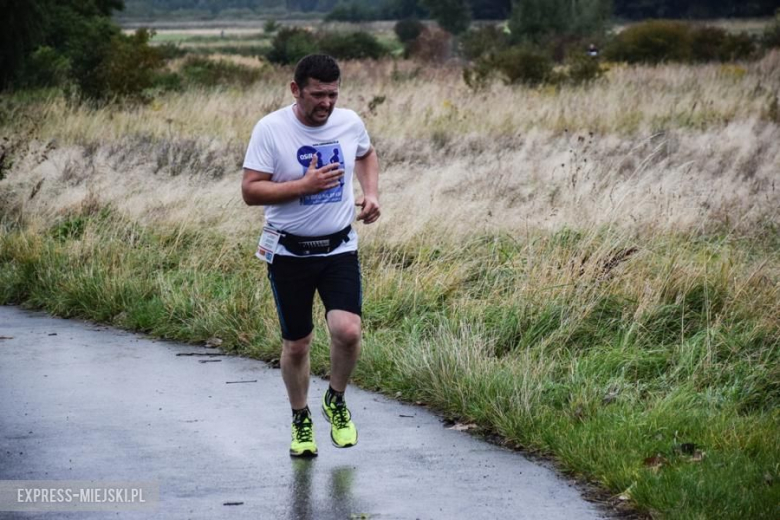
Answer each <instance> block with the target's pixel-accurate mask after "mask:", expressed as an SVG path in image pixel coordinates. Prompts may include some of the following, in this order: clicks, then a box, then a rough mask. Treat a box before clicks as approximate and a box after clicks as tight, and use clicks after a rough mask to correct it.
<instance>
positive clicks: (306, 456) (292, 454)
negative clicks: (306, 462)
mask: <svg viewBox="0 0 780 520" xmlns="http://www.w3.org/2000/svg"><path fill="white" fill-rule="evenodd" d="M316 456H317V452H316V451H311V450H303V451H302V452H300V453H295V452H293V451H292V450H290V457H295V458H296V459H313V458H314V457H316Z"/></svg>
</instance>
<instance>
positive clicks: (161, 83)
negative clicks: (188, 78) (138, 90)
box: [152, 72, 184, 92]
mask: <svg viewBox="0 0 780 520" xmlns="http://www.w3.org/2000/svg"><path fill="white" fill-rule="evenodd" d="M183 88H184V80H183V79H182V77H181V75H180V74H177V73H175V72H157V73H155V74H154V76H153V79H152V89H153V90H157V91H160V92H178V91H180V90H182V89H183Z"/></svg>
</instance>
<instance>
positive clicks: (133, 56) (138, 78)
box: [100, 29, 162, 97]
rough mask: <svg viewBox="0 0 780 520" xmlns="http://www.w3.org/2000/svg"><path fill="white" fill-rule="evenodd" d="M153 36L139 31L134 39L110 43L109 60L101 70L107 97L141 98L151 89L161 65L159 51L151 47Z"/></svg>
mask: <svg viewBox="0 0 780 520" xmlns="http://www.w3.org/2000/svg"><path fill="white" fill-rule="evenodd" d="M151 37H152V33H151V32H149V31H148V30H146V29H138V30H137V31H136V32H135V34H134V35H132V36H125V35H123V34H117V35H116V36H114V37H113V38H112V39H111V48H110V51H109V55H108V60H106V63H104V65H103V67H102V69H101V74H100V75H101V76H102V77H103V83H104V89H105V93H106V94H108V95H111V96H120V97H139V96H141V95H142V94H143V91H144V90H146V89H148V88H151V87H152V85H153V82H154V73H155V71H156V70H157V69H159V68H160V66H161V65H162V58H161V57H160V55H159V54H158V52H157V49H155V48H154V47H151V46H149V39H150V38H151Z"/></svg>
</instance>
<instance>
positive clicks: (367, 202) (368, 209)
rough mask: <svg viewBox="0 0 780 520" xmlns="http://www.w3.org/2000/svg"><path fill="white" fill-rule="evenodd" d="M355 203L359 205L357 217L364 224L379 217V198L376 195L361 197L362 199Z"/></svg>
mask: <svg viewBox="0 0 780 520" xmlns="http://www.w3.org/2000/svg"><path fill="white" fill-rule="evenodd" d="M355 205H356V206H360V207H361V211H360V214H359V215H358V216H357V219H358V220H362V221H363V223H364V224H371V223H373V222H376V221H377V219H378V218H379V215H380V211H379V199H377V198H376V197H368V196H366V197H363V199H362V200H359V201H357V202H355Z"/></svg>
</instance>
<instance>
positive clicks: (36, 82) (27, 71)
mask: <svg viewBox="0 0 780 520" xmlns="http://www.w3.org/2000/svg"><path fill="white" fill-rule="evenodd" d="M69 74H70V61H69V60H68V58H66V57H65V56H63V55H62V54H60V53H59V52H57V51H56V50H54V49H52V48H51V47H47V46H43V47H38V48H37V49H36V50H35V52H33V53H32V55H31V56H30V58H29V59H28V60H27V62H26V63H25V64H24V67H23V70H22V73H21V78H20V84H21V85H22V86H25V87H57V86H61V85H63V84H65V82H66V81H67V80H68V75H69Z"/></svg>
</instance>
